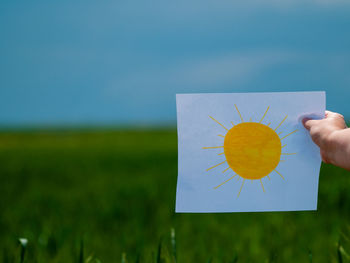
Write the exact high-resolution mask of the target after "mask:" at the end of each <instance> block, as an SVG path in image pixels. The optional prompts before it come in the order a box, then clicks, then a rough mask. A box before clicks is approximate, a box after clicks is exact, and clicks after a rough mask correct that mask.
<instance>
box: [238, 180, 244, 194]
mask: <svg viewBox="0 0 350 263" xmlns="http://www.w3.org/2000/svg"><path fill="white" fill-rule="evenodd" d="M244 181H245V179H243V182H242V185H241V189H239V193H238V195H237V197H239V195H240V194H241V191H242V188H243V185H244Z"/></svg>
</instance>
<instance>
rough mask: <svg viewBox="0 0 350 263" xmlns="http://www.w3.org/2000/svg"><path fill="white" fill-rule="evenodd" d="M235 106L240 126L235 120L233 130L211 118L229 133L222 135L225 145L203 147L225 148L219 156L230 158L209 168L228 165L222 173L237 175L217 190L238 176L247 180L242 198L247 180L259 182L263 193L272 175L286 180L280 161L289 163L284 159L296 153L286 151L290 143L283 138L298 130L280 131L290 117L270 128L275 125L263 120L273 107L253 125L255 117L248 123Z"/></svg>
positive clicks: (220, 135)
mask: <svg viewBox="0 0 350 263" xmlns="http://www.w3.org/2000/svg"><path fill="white" fill-rule="evenodd" d="M234 107H235V109H236V111H237V113H238V115H239V117H240V123H238V124H236V125H235V124H234V122H233V121H231V124H232V126H233V127H231V128H227V127H225V126H224V125H223V124H221V123H220V122H219V121H218V120H216V119H215V118H214V117H212V116H209V117H210V118H211V119H212V120H213V121H214V122H216V123H217V124H219V125H220V126H221V127H222V128H223V130H224V131H225V132H226V134H225V135H222V134H218V136H219V137H222V138H223V140H224V142H223V145H220V146H209V147H203V149H214V150H218V149H223V152H219V153H218V155H223V156H225V158H226V159H225V160H224V161H222V162H220V163H218V164H216V165H214V166H211V167H209V168H208V169H206V171H210V170H212V169H214V168H219V167H221V165H223V166H224V165H226V166H228V167H227V168H225V169H224V170H223V171H222V172H223V173H225V172H227V171H228V170H231V171H233V174H234V175H233V176H231V177H230V178H228V179H227V180H225V181H223V182H222V183H220V184H219V185H217V186H215V187H214V189H218V188H219V187H220V186H223V185H224V184H226V183H227V182H229V181H231V180H232V179H233V178H235V177H236V176H237V178H238V179H239V178H240V177H241V178H242V179H243V181H242V183H241V187H240V190H239V192H238V195H237V197H239V195H240V193H241V191H242V189H243V186H244V183H245V181H246V180H251V181H259V182H260V185H261V188H262V190H263V191H264V192H265V188H264V184H263V181H262V178H264V177H267V178H268V179H269V180H270V176H269V175H270V174H271V173H275V174H278V175H279V176H280V177H281V178H282V179H284V177H283V175H282V174H281V173H280V172H278V170H277V169H276V168H277V166H278V165H279V163H280V162H284V161H285V159H281V157H282V158H284V157H288V156H289V155H294V154H296V153H294V152H293V153H291V152H285V151H284V150H285V149H286V146H287V144H283V139H285V138H287V137H288V136H290V135H293V134H294V133H295V132H297V131H298V129H295V130H293V131H291V132H289V133H288V134H286V135H282V134H283V132H282V131H280V130H281V128H282V124H283V123H284V121H285V120H286V119H287V118H288V115H286V116H285V117H284V119H283V120H282V121H281V122H280V123H279V124H278V126H277V127H275V128H271V127H270V125H271V123H268V124H264V123H263V120H264V118H265V116H266V114H267V113H268V111H269V109H270V107H267V109H266V111H265V113H264V114H263V116H262V117H261V119H260V121H259V122H253V121H252V118H250V120H249V121H247V122H246V121H244V119H243V117H242V114H241V112H240V111H239V109H238V107H237V105H236V104H235V105H234Z"/></svg>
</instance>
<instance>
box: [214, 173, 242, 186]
mask: <svg viewBox="0 0 350 263" xmlns="http://www.w3.org/2000/svg"><path fill="white" fill-rule="evenodd" d="M236 175H237V174H235V175H234V176H232V177H230V178H228V179H227V180H226V181H225V182H223V183H221V184H219V185H218V186H215V187H214V189H218V188H219V187H220V186H222V185H224V184H226V183H227V182H228V181H230V180H231V179H233V177H235V176H236Z"/></svg>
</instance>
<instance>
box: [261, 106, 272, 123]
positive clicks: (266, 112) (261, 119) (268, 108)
mask: <svg viewBox="0 0 350 263" xmlns="http://www.w3.org/2000/svg"><path fill="white" fill-rule="evenodd" d="M269 109H270V106H268V107H267V110H266V111H265V113H264V116H262V118H261V120H260V121H259V123H261V122H262V121H263V119H264V118H265V116H266V114H267V112H268V111H269Z"/></svg>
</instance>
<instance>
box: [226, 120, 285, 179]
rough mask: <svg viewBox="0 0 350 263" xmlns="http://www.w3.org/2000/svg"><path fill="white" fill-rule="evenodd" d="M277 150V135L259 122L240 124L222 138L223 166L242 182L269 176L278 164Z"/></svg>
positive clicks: (279, 143)
mask: <svg viewBox="0 0 350 263" xmlns="http://www.w3.org/2000/svg"><path fill="white" fill-rule="evenodd" d="M281 150H282V147H281V140H280V138H279V136H278V135H277V133H276V132H275V131H274V130H273V129H271V128H270V127H268V126H266V125H264V124H261V123H255V122H243V123H240V124H238V125H236V126H234V127H232V128H231V129H230V130H229V131H228V132H227V134H226V136H225V142H224V152H225V156H226V160H227V163H228V165H229V166H230V167H231V169H232V170H233V171H235V172H236V173H237V174H238V175H240V176H241V177H243V178H246V179H260V178H262V177H264V176H267V175H268V174H270V173H271V172H272V171H273V170H274V169H275V168H276V167H277V165H278V163H279V161H280V157H281Z"/></svg>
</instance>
